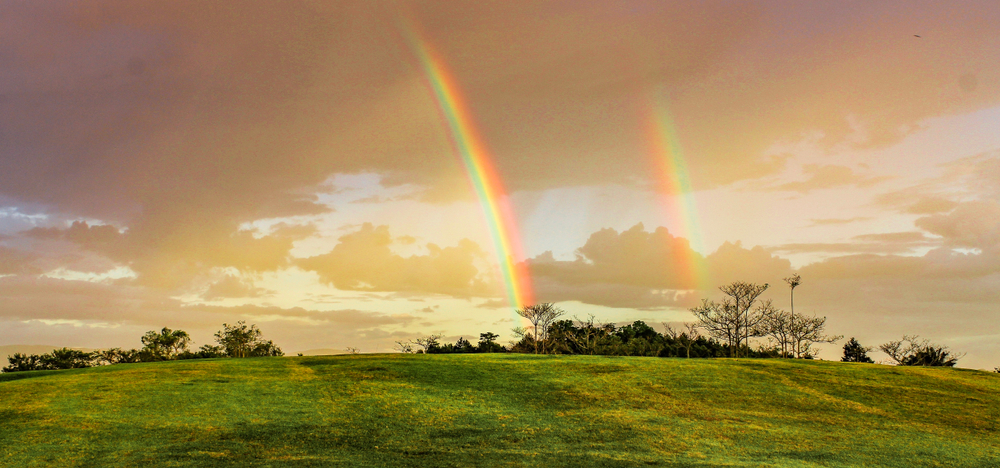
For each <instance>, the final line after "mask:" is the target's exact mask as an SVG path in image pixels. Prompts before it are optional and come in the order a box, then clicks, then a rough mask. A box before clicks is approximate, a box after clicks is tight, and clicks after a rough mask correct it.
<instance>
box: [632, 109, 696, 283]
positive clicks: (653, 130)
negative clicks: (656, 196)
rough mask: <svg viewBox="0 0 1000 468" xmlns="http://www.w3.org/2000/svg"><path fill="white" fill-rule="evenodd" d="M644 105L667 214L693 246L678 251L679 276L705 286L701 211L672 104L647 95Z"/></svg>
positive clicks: (645, 126) (646, 130)
mask: <svg viewBox="0 0 1000 468" xmlns="http://www.w3.org/2000/svg"><path fill="white" fill-rule="evenodd" d="M643 107H644V113H645V115H643V119H642V123H643V133H644V137H645V140H646V145H647V146H648V148H649V150H650V154H651V156H652V160H653V164H654V166H655V168H656V178H657V182H658V183H659V185H660V187H661V193H662V194H663V195H664V205H665V206H666V208H667V215H668V216H669V217H670V218H671V219H672V220H674V221H676V222H677V227H679V231H678V232H676V233H675V234H674V235H675V236H680V237H684V238H686V239H687V240H688V243H689V245H690V247H691V249H679V250H678V251H677V252H676V254H677V255H676V256H675V258H676V259H677V261H678V265H676V267H677V268H679V272H678V273H680V275H679V279H680V280H681V282H682V284H684V285H687V286H690V289H706V288H708V287H709V284H708V283H709V279H708V271H707V269H706V267H705V260H704V258H703V257H702V256H701V255H700V254H699V253H698V252H701V251H702V247H703V246H702V242H701V229H700V227H699V224H698V217H697V214H698V211H697V207H696V206H695V201H694V194H693V193H692V190H691V178H690V176H689V175H688V171H687V165H686V164H685V159H684V151H683V148H682V147H681V144H680V139H679V138H678V136H677V128H676V127H675V126H674V121H673V119H672V118H671V117H670V112H669V107H668V106H667V104H666V103H665V102H663V101H662V100H659V99H655V98H650V99H647V100H646V102H645V104H644V106H643ZM675 229H676V228H675Z"/></svg>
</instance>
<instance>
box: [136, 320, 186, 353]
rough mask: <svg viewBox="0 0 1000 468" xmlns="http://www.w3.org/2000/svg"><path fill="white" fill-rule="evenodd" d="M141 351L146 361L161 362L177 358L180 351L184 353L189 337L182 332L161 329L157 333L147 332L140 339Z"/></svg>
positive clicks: (165, 328)
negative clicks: (145, 356)
mask: <svg viewBox="0 0 1000 468" xmlns="http://www.w3.org/2000/svg"><path fill="white" fill-rule="evenodd" d="M141 340H142V344H143V349H142V351H143V352H144V353H145V354H146V355H147V356H148V358H147V360H150V361H162V360H170V359H174V358H175V357H177V355H178V354H179V353H181V352H182V351H186V350H187V348H188V345H189V344H190V343H191V336H189V335H188V334H187V332H186V331H184V330H171V329H169V328H167V327H163V329H162V330H160V331H159V332H158V333H157V332H156V331H148V332H146V334H145V335H143V337H142V338H141Z"/></svg>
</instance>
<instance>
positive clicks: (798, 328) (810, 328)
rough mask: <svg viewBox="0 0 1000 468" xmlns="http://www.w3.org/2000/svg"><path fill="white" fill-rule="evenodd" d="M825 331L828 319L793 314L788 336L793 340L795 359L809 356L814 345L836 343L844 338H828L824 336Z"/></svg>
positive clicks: (836, 336)
mask: <svg viewBox="0 0 1000 468" xmlns="http://www.w3.org/2000/svg"><path fill="white" fill-rule="evenodd" d="M825 330H826V317H816V316H813V317H807V316H805V315H802V314H796V313H792V314H791V321H790V323H789V326H788V336H789V337H790V338H791V344H792V351H793V352H794V353H795V357H797V358H801V357H805V356H807V355H808V354H809V351H810V350H811V348H812V345H813V344H816V343H834V342H836V341H838V340H840V339H841V338H843V337H844V336H843V335H833V336H827V335H825V334H824V332H825Z"/></svg>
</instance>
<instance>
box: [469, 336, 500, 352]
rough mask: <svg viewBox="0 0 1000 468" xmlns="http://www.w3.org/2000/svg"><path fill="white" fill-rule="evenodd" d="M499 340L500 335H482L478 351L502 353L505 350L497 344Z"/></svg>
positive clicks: (477, 347)
mask: <svg viewBox="0 0 1000 468" xmlns="http://www.w3.org/2000/svg"><path fill="white" fill-rule="evenodd" d="M497 338H500V335H497V334H496V333H493V332H486V333H480V334H479V345H478V346H476V349H477V350H478V351H479V352H480V353H502V352H503V351H504V349H503V346H500V344H499V343H497Z"/></svg>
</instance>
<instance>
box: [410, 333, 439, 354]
mask: <svg viewBox="0 0 1000 468" xmlns="http://www.w3.org/2000/svg"><path fill="white" fill-rule="evenodd" d="M440 339H441V335H428V336H426V337H423V338H417V339H415V340H413V343H414V344H416V345H417V346H420V348H421V350H422V351H423V352H424V353H426V352H427V351H429V350H430V349H431V348H436V347H437V346H438V340H440Z"/></svg>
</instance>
